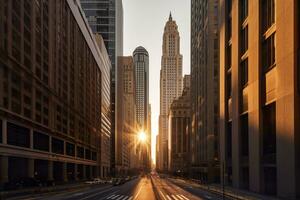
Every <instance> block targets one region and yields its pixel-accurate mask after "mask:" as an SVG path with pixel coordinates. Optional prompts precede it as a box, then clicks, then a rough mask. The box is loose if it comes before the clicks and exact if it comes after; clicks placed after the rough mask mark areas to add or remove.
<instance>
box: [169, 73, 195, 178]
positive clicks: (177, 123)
mask: <svg viewBox="0 0 300 200" xmlns="http://www.w3.org/2000/svg"><path fill="white" fill-rule="evenodd" d="M190 122H191V104H190V75H185V76H184V88H183V92H182V95H181V96H180V97H178V98H177V99H176V100H174V101H173V103H172V105H171V107H170V111H169V128H168V131H169V133H168V154H169V155H168V159H169V161H168V171H169V172H171V173H172V174H174V175H180V176H188V175H189V167H190V166H189V164H190V134H191V123H190Z"/></svg>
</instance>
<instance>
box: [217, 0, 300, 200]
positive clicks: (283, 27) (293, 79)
mask: <svg viewBox="0 0 300 200" xmlns="http://www.w3.org/2000/svg"><path fill="white" fill-rule="evenodd" d="M245 2H246V3H247V4H245ZM298 3H299V2H297V1H293V0H291V1H272V0H270V1H258V0H254V1H252V0H251V1H232V3H231V2H230V1H223V0H222V1H220V19H221V23H220V49H221V55H220V58H221V59H220V70H221V72H220V80H221V81H220V88H221V90H220V98H221V102H220V108H221V110H220V122H221V129H220V131H221V132H220V138H221V152H223V153H222V156H221V159H222V163H224V165H225V180H224V181H225V183H227V184H229V185H232V186H233V187H236V188H243V189H249V190H251V191H254V192H260V193H264V194H270V195H276V196H278V197H280V198H283V199H297V198H299V192H298V191H299V165H298V164H297V160H298V158H297V157H298V156H297V155H298V153H299V147H298V146H299V140H298V129H299V124H300V123H299V114H298V113H299V112H297V110H298V108H299V91H298V89H297V88H298V87H299V82H298V81H299V73H298V70H299V63H297V62H299V44H298V43H299V24H297V22H298V20H299V9H297V8H298V7H297V6H299V5H298ZM245 5H247V7H245ZM244 8H245V9H244ZM272 8H274V9H273V10H272ZM244 11H247V12H244ZM243 13H247V14H245V15H243ZM297 16H298V18H297ZM246 30H247V31H246ZM297 31H298V32H297ZM246 32H247V35H245V34H244V33H246ZM245 44H246V48H244V49H243V47H245ZM230 47H231V49H232V53H230ZM245 61H247V62H248V64H247V67H245V65H244V63H245ZM230 77H231V78H230ZM245 77H246V78H247V81H246V84H245V82H243V80H244V78H245ZM230 80H231V81H230ZM230 92H231V95H230V94H229V93H230ZM230 127H232V128H230ZM245 147H246V148H245Z"/></svg>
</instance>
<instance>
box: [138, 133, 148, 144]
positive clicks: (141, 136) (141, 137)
mask: <svg viewBox="0 0 300 200" xmlns="http://www.w3.org/2000/svg"><path fill="white" fill-rule="evenodd" d="M138 139H139V141H140V142H142V143H144V142H146V140H147V135H146V133H145V132H144V131H141V132H139V133H138Z"/></svg>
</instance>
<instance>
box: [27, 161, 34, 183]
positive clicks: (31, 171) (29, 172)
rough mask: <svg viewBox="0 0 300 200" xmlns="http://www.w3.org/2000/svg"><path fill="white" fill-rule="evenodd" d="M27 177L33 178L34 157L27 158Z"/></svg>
mask: <svg viewBox="0 0 300 200" xmlns="http://www.w3.org/2000/svg"><path fill="white" fill-rule="evenodd" d="M27 175H28V177H30V178H34V159H32V158H28V174H27Z"/></svg>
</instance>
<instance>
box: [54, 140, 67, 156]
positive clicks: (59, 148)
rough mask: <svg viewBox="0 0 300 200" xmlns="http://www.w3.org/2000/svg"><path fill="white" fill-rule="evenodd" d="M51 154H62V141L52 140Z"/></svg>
mask: <svg viewBox="0 0 300 200" xmlns="http://www.w3.org/2000/svg"><path fill="white" fill-rule="evenodd" d="M52 152H53V153H57V154H64V141H63V140H60V139H56V138H52Z"/></svg>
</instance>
